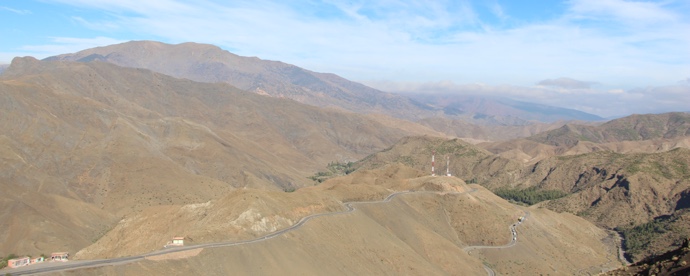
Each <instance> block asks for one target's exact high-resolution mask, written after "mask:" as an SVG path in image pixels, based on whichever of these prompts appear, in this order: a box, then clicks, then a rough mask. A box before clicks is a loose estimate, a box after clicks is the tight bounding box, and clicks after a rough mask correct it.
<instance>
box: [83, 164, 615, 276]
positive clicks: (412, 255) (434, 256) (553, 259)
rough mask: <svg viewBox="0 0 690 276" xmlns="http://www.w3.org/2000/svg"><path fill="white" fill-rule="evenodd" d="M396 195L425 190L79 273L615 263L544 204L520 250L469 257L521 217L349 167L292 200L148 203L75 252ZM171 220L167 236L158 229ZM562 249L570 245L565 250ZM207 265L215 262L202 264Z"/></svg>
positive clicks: (475, 192) (584, 225) (563, 267)
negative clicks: (226, 243) (189, 250)
mask: <svg viewBox="0 0 690 276" xmlns="http://www.w3.org/2000/svg"><path fill="white" fill-rule="evenodd" d="M400 190H412V191H433V193H418V194H416V193H409V194H403V195H400V196H397V197H395V198H394V199H392V200H391V201H390V202H388V203H384V202H381V203H373V204H358V205H355V208H356V210H355V211H354V212H352V213H346V214H340V215H333V216H323V217H319V218H316V219H313V220H310V221H309V222H307V223H306V224H304V226H303V227H301V228H298V229H295V230H294V231H291V232H289V233H286V234H284V235H281V236H279V237H276V238H272V239H269V240H265V241H260V242H257V243H251V244H245V245H238V246H232V247H221V248H213V249H204V250H203V251H201V252H197V253H195V254H192V256H187V257H182V258H181V259H179V258H178V259H175V260H172V259H171V260H164V261H157V260H154V259H151V260H147V261H142V262H139V263H136V264H130V265H122V266H117V267H112V266H110V267H102V268H98V269H91V270H81V273H87V274H109V273H115V274H121V273H124V274H128V275H140V274H142V273H144V272H146V273H151V272H155V273H157V274H160V273H170V272H172V271H187V272H190V273H194V274H209V273H212V274H219V273H220V274H223V273H226V272H228V271H233V273H238V274H256V273H259V274H277V273H287V274H300V273H316V274H351V273H357V274H360V273H363V274H370V273H373V274H380V273H383V274H388V273H412V274H426V275H441V274H472V275H481V274H484V273H486V272H485V271H484V269H483V264H482V263H485V264H489V265H490V266H491V267H492V269H493V270H494V271H496V272H498V273H501V274H508V273H519V274H534V273H542V272H547V271H551V272H556V271H558V272H559V273H570V274H572V273H576V272H577V271H594V270H596V269H598V268H600V267H616V265H617V264H616V262H611V261H610V259H613V258H615V253H614V252H615V249H613V248H611V247H610V246H611V245H610V244H607V243H604V242H602V240H606V237H607V234H606V232H605V231H603V230H601V229H599V228H597V227H595V226H594V225H592V224H591V223H589V222H587V221H585V220H583V219H581V218H577V217H575V216H572V215H569V214H557V213H554V212H551V211H549V210H546V209H542V208H530V209H529V212H530V213H531V215H530V218H529V222H526V223H525V224H524V228H520V235H521V239H522V240H521V242H519V243H518V244H517V245H516V246H514V247H510V248H507V249H493V251H492V249H475V250H472V251H470V252H466V251H465V250H463V248H466V247H468V246H470V245H486V246H498V245H503V244H506V243H508V241H509V240H510V232H509V231H508V228H507V227H508V226H509V225H510V224H511V223H515V222H516V218H517V217H518V216H520V215H521V214H523V213H524V212H523V211H522V210H521V209H520V208H516V207H515V206H514V205H512V204H509V203H508V202H506V201H505V200H502V199H500V198H498V197H496V196H494V195H493V194H491V193H490V192H489V191H487V190H486V189H484V188H482V187H480V186H476V185H470V186H467V185H466V184H465V183H464V182H463V181H462V180H460V179H457V178H454V177H429V176H426V175H424V173H423V172H420V171H417V170H415V169H412V168H409V167H407V166H404V165H402V164H393V165H389V166H384V167H382V168H380V169H375V170H361V171H357V172H354V173H352V174H351V175H348V176H344V177H339V178H334V179H331V180H329V181H327V182H325V183H323V184H322V185H319V186H315V187H309V188H303V189H300V190H297V191H295V192H294V193H289V194H285V193H266V192H261V191H255V190H252V189H247V190H238V191H235V192H233V193H231V194H229V195H228V197H226V198H223V199H219V200H213V201H211V202H208V203H205V204H196V205H184V206H165V207H151V208H149V209H148V210H145V212H142V213H140V214H136V215H134V216H131V217H127V218H125V219H123V220H122V221H120V223H118V225H117V226H116V227H115V228H114V229H113V230H112V231H111V232H109V233H108V234H107V235H106V236H104V237H103V238H102V239H100V240H99V241H98V242H97V243H96V244H94V245H93V246H91V247H89V248H86V249H85V250H83V251H80V252H79V253H78V254H77V256H78V257H104V256H108V255H103V254H115V255H131V254H136V253H137V252H146V251H148V250H151V249H156V247H155V246H156V245H158V246H160V244H161V243H163V242H165V240H164V239H165V237H167V236H169V235H172V234H184V235H185V236H186V237H189V240H191V241H190V242H191V243H192V244H199V243H204V242H209V241H218V240H243V239H247V238H253V237H260V236H261V235H262V234H264V233H268V232H271V231H275V230H277V229H281V228H285V227H287V226H290V225H292V224H294V223H295V222H296V220H297V219H299V218H300V217H303V216H306V215H309V214H315V213H322V212H326V213H328V212H337V211H339V210H342V209H341V208H343V207H342V205H341V202H351V201H355V202H356V201H377V200H382V199H383V198H385V197H386V196H387V195H388V194H391V193H392V192H394V191H400ZM437 192H438V193H437ZM467 210H473V211H472V212H467ZM173 218H174V221H175V223H174V228H173V229H169V228H166V227H163V225H169V224H170V223H169V221H171V220H172V219H173ZM521 227H522V226H521ZM324 233H328V234H324ZM523 235H524V238H523ZM150 237H160V238H159V239H160V241H157V242H152V241H151V239H150ZM552 237H555V238H552ZM123 241H124V242H123ZM122 244H128V245H130V246H126V247H123V246H121V245H122ZM565 248H577V250H571V251H570V253H568V254H564V252H567V250H565ZM499 251H500V252H499ZM99 252H103V253H99ZM105 252H109V253H105ZM501 252H503V253H501ZM497 253H498V254H497ZM170 258H175V257H172V255H171V257H170ZM209 262H210V263H213V264H218V265H213V266H206V265H198V264H201V263H209ZM267 263H270V264H271V265H267ZM517 263H521V264H522V265H516V264H517ZM77 273H80V271H77Z"/></svg>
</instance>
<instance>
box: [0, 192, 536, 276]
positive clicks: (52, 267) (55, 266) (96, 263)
mask: <svg viewBox="0 0 690 276" xmlns="http://www.w3.org/2000/svg"><path fill="white" fill-rule="evenodd" d="M476 191H477V189H476V188H475V189H472V190H470V191H467V192H436V191H402V192H395V193H392V194H390V195H388V197H386V198H385V199H383V200H379V201H361V202H346V203H343V205H344V206H345V210H343V211H339V212H330V213H320V214H313V215H309V216H306V217H303V218H302V219H300V220H299V221H298V222H297V223H295V224H293V225H292V226H290V227H287V228H285V229H282V230H278V231H275V232H273V233H270V234H267V235H265V236H261V237H258V238H255V239H251V240H244V241H230V242H215V243H204V244H197V245H189V246H184V247H172V248H166V249H162V250H158V251H153V252H150V253H146V254H141V255H136V256H130V257H121V258H113V259H100V260H81V261H69V262H64V263H57V262H47V263H42V264H35V265H31V266H25V267H20V268H16V269H12V270H4V269H3V270H0V272H2V273H11V274H12V275H31V274H39V273H47V272H60V271H67V270H75V269H82V268H94V267H101V266H106V265H121V264H126V263H131V262H137V261H141V260H144V259H145V258H146V257H152V256H160V255H164V254H169V253H173V252H183V251H188V250H193V249H199V248H217V247H229V246H237V245H243V244H251V243H257V242H262V241H265V240H268V239H272V238H275V237H277V236H280V235H283V234H285V233H288V232H290V231H294V230H296V229H298V228H300V227H302V226H303V225H304V224H305V223H307V222H308V221H310V220H312V219H315V218H318V217H325V216H335V215H341V214H347V213H351V212H353V211H355V210H356V208H355V207H354V205H363V204H377V203H386V202H390V201H391V200H392V199H393V198H395V197H397V196H399V195H403V194H410V193H414V194H465V193H473V192H476ZM525 214H526V215H525V218H527V216H529V212H525ZM523 221H524V220H523ZM516 225H517V224H513V225H511V226H510V229H511V232H512V233H516V232H514V231H515V226H516ZM513 235H516V234H513ZM515 243H516V240H515V239H511V241H510V242H509V243H508V244H507V245H504V246H468V247H465V248H463V249H464V250H465V251H466V252H469V251H470V250H473V249H489V248H507V247H511V246H514V245H515ZM484 269H485V270H486V271H487V273H488V275H489V276H491V275H495V272H494V271H493V270H491V268H489V267H487V266H486V265H485V266H484Z"/></svg>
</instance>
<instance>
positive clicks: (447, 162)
mask: <svg viewBox="0 0 690 276" xmlns="http://www.w3.org/2000/svg"><path fill="white" fill-rule="evenodd" d="M446 176H450V156H446Z"/></svg>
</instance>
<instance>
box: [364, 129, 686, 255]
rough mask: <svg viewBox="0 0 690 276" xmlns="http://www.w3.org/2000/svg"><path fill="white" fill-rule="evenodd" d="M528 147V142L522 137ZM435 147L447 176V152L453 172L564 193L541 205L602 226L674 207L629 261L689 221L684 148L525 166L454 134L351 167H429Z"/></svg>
mask: <svg viewBox="0 0 690 276" xmlns="http://www.w3.org/2000/svg"><path fill="white" fill-rule="evenodd" d="M529 145H530V142H526V143H525V146H529ZM433 151H436V162H435V163H436V172H437V174H440V175H443V174H445V171H446V159H445V158H446V157H449V158H450V159H449V160H450V172H451V173H452V174H453V175H455V176H458V177H460V178H462V179H465V180H466V181H471V182H475V181H476V182H477V183H479V184H481V185H483V186H485V187H489V188H491V189H493V190H497V189H507V190H511V191H513V192H518V191H523V193H526V191H528V190H526V189H527V188H530V187H533V188H536V190H535V191H534V192H537V191H560V192H561V193H563V194H564V195H565V197H563V198H560V199H555V200H553V201H551V202H548V203H546V204H545V205H544V206H546V207H548V208H550V209H552V210H555V211H558V212H569V213H572V214H577V215H580V216H582V217H584V218H586V219H588V220H590V221H592V222H594V223H596V224H598V225H600V226H603V227H605V228H608V229H613V228H617V229H619V230H620V231H622V230H623V229H632V228H635V227H641V226H642V225H644V224H647V223H651V222H652V221H654V220H655V219H657V220H658V219H661V218H663V217H666V216H672V215H673V214H675V213H678V216H679V217H678V218H675V219H673V220H671V221H669V222H668V223H665V224H664V225H666V226H665V229H667V230H664V231H662V230H658V231H656V232H655V233H656V234H652V235H650V236H649V237H644V239H643V241H648V240H652V241H654V243H653V244H644V245H642V246H641V247H640V246H637V248H638V249H637V250H633V251H632V252H631V253H633V254H632V255H633V257H634V258H635V259H639V258H642V257H644V256H648V255H649V254H654V253H660V252H664V251H666V250H668V249H669V248H670V247H671V246H672V245H673V244H674V243H677V242H678V241H679V240H680V239H682V237H683V235H684V234H683V233H686V232H687V229H688V227H687V222H684V220H682V219H680V214H682V213H683V212H684V210H686V209H687V208H688V206H690V205H688V204H687V203H686V201H687V199H686V197H687V194H688V193H690V167H688V164H690V150H688V149H685V148H676V149H674V150H671V151H665V152H658V153H627V154H621V153H614V152H610V151H596V152H592V153H585V154H578V155H562V156H552V157H548V156H550V154H551V153H545V154H544V155H545V156H547V157H545V158H544V159H543V160H541V161H538V162H536V163H533V164H525V165H523V164H520V163H519V162H516V161H512V160H510V159H506V158H502V157H499V156H497V155H494V154H491V153H490V152H488V151H485V150H483V149H481V148H479V147H476V146H473V145H470V144H468V143H465V142H462V141H460V140H444V139H437V138H428V137H408V138H405V139H402V140H401V141H400V142H398V143H397V144H395V145H394V146H392V147H390V148H388V149H386V150H383V151H381V152H379V153H376V154H373V155H371V156H369V157H367V158H365V159H363V160H362V161H360V162H358V163H356V164H355V167H361V168H375V167H380V166H384V165H386V164H390V163H395V162H400V163H404V164H407V165H409V166H412V167H414V168H417V169H420V170H423V171H426V172H429V173H430V172H431V155H432V152H433ZM671 229H674V230H671ZM674 232H676V233H678V234H677V235H674V234H672V233H674ZM631 233H632V232H631ZM687 234H690V233H687ZM631 242H632V240H631ZM632 244H633V243H631V244H629V245H630V246H631V248H632Z"/></svg>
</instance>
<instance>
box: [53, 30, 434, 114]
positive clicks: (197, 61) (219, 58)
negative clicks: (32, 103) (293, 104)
mask: <svg viewBox="0 0 690 276" xmlns="http://www.w3.org/2000/svg"><path fill="white" fill-rule="evenodd" d="M47 60H67V61H82V62H88V61H104V62H110V63H113V64H117V65H119V66H123V67H134V68H145V69H149V70H152V71H155V72H160V73H163V74H166V75H170V76H174V77H178V78H187V79H191V80H195V81H199V82H209V83H215V82H225V83H228V84H231V85H233V86H236V87H238V88H240V89H243V90H247V91H251V92H255V93H257V94H264V95H270V96H273V97H278V98H289V99H293V100H295V101H298V102H301V103H305V104H309V105H313V106H318V107H331V108H337V109H344V110H349V111H352V112H358V113H383V114H388V115H391V116H394V117H398V118H405V119H415V118H421V117H426V116H429V115H431V114H433V110H432V109H431V108H430V107H428V106H426V105H422V104H420V103H418V102H416V101H413V100H411V99H409V98H406V97H403V96H399V95H395V94H391V93H386V92H382V91H379V90H376V89H373V88H370V87H367V86H365V85H362V84H359V83H355V82H351V81H349V80H346V79H344V78H341V77H339V76H337V75H334V74H326V73H317V72H312V71H309V70H306V69H303V68H300V67H297V66H294V65H291V64H286V63H283V62H279V61H270V60H261V59H259V58H256V57H242V56H238V55H235V54H232V53H230V52H228V51H225V50H222V49H220V48H218V47H216V46H213V45H208V44H198V43H182V44H176V45H170V44H165V43H161V42H155V41H131V42H126V43H122V44H116V45H111V46H106V47H98V48H92V49H87V50H83V51H80V52H77V53H74V54H64V55H59V56H55V57H50V58H47Z"/></svg>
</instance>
